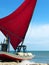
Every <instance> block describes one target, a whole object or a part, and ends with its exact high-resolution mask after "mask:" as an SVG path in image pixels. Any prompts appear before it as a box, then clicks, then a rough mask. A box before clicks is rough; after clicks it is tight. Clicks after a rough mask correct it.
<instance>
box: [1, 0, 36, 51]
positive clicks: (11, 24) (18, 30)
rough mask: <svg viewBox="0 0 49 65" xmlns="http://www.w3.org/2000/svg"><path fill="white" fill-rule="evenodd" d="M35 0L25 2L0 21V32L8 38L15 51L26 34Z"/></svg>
mask: <svg viewBox="0 0 49 65" xmlns="http://www.w3.org/2000/svg"><path fill="white" fill-rule="evenodd" d="M35 4H36V0H25V1H24V2H23V4H22V5H21V6H20V7H19V8H18V9H16V10H15V11H14V12H13V13H12V14H10V15H9V16H6V17H4V18H2V19H0V30H1V31H2V32H3V33H4V35H5V36H7V35H8V36H9V37H10V42H11V45H12V46H13V48H14V49H15V50H16V48H17V46H18V45H19V44H20V42H22V41H23V39H24V37H25V34H26V32H27V29H28V26H29V23H30V20H31V17H32V13H33V11H34V8H35Z"/></svg>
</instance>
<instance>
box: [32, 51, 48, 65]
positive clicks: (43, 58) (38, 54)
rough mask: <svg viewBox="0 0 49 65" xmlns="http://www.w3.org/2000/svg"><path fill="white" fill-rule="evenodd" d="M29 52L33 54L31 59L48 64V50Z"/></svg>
mask: <svg viewBox="0 0 49 65" xmlns="http://www.w3.org/2000/svg"><path fill="white" fill-rule="evenodd" d="M31 53H32V54H33V55H35V57H34V58H33V59H32V60H31V61H34V62H37V63H48V64H49V51H31Z"/></svg>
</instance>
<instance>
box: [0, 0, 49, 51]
mask: <svg viewBox="0 0 49 65" xmlns="http://www.w3.org/2000/svg"><path fill="white" fill-rule="evenodd" d="M23 1H24V0H0V18H2V17H5V16H7V15H9V14H10V13H12V12H13V11H14V10H15V9H16V8H18V7H19V6H20V5H21V3H23ZM4 38H5V36H3V34H2V33H1V32H0V42H1V41H2V42H3V39H4ZM24 44H25V45H27V50H45V51H46V50H47V51H48V50H49V0H37V4H36V7H35V10H34V14H33V16H32V19H31V23H30V26H29V29H28V32H27V34H26V37H25V40H24ZM11 49H12V47H11Z"/></svg>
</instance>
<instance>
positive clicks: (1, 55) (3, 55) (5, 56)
mask: <svg viewBox="0 0 49 65" xmlns="http://www.w3.org/2000/svg"><path fill="white" fill-rule="evenodd" d="M33 57H34V56H33ZM30 59H32V56H20V55H15V54H11V53H7V52H0V60H3V61H17V60H18V61H22V60H30Z"/></svg>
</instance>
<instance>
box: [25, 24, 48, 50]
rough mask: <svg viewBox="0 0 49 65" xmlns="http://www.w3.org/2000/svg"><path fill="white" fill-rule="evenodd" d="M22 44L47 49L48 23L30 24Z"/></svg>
mask: <svg viewBox="0 0 49 65" xmlns="http://www.w3.org/2000/svg"><path fill="white" fill-rule="evenodd" d="M24 44H27V46H28V49H29V47H30V46H31V47H30V49H31V48H32V49H49V47H48V46H49V24H45V25H38V26H30V27H29V30H28V32H27V35H26V38H25V41H24ZM42 46H43V48H42ZM37 47H38V48H37ZM39 47H40V48H39Z"/></svg>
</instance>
